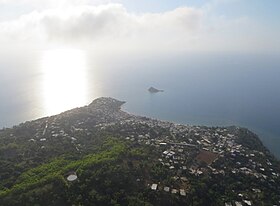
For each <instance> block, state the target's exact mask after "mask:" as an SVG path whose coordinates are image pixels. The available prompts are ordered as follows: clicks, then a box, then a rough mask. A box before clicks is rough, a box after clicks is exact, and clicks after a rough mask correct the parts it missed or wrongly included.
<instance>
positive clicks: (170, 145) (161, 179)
mask: <svg viewBox="0 0 280 206" xmlns="http://www.w3.org/2000/svg"><path fill="white" fill-rule="evenodd" d="M122 104H124V102H122V101H118V100H115V99H112V98H99V99H96V100H94V101H93V102H92V103H91V104H90V105H88V106H85V107H82V108H76V109H73V110H69V111H66V112H64V113H61V114H59V115H55V116H51V117H45V118H42V119H38V120H35V121H30V122H26V123H23V124H20V125H18V126H15V127H13V128H11V129H10V128H9V129H4V130H1V131H0V164H1V168H0V202H1V205H59V206H63V205H183V204H185V205H186V204H187V205H225V203H227V204H228V205H235V204H236V203H242V204H243V205H250V204H251V205H273V204H275V205H278V204H280V202H279V201H280V192H279V191H280V175H279V173H280V164H279V162H278V161H277V160H276V159H275V158H274V157H273V156H272V155H271V154H270V153H269V151H268V150H267V149H266V148H265V147H264V146H263V145H262V143H261V141H260V140H259V138H258V137H257V136H256V135H255V134H253V133H252V132H250V131H248V130H247V129H244V128H238V127H228V128H220V127H203V126H190V125H178V124H173V123H170V122H163V121H159V120H154V119H149V118H146V117H140V116H135V115H131V114H128V113H126V112H123V111H122V110H121V105H122ZM71 174H72V175H76V176H77V179H76V180H75V181H68V180H67V177H68V176H69V175H71Z"/></svg>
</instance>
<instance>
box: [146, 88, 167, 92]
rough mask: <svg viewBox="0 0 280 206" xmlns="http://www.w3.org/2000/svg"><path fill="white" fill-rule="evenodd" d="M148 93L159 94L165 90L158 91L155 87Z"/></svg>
mask: <svg viewBox="0 0 280 206" xmlns="http://www.w3.org/2000/svg"><path fill="white" fill-rule="evenodd" d="M148 91H149V92H150V93H158V92H163V91H164V90H161V89H156V88H154V87H150V88H149V89H148Z"/></svg>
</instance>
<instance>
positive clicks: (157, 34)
mask: <svg viewBox="0 0 280 206" xmlns="http://www.w3.org/2000/svg"><path fill="white" fill-rule="evenodd" d="M279 11H280V1H279V0H269V1H264V0H172V1H171V0H141V1H139V0H138V1H136V0H40V1H38V0H0V45H1V46H0V53H3V52H6V51H8V50H13V49H15V50H19V51H22V50H38V49H48V48H50V47H51V48H53V47H54V48H56V47H75V48H83V49H90V50H94V51H105V52H108V51H111V52H113V51H116V52H133V51H142V52H147V51H149V52H157V53H158V52H182V51H187V52H205V51H206V52H209V51H210V52H239V53H279V52H280V40H279V36H280V21H279V19H280V12H279Z"/></svg>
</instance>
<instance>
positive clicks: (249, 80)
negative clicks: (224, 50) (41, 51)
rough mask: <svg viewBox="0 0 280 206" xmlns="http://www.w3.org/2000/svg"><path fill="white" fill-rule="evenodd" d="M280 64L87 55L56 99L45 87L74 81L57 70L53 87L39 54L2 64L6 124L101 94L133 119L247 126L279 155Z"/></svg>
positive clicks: (259, 59) (0, 113)
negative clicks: (82, 68)
mask: <svg viewBox="0 0 280 206" xmlns="http://www.w3.org/2000/svg"><path fill="white" fill-rule="evenodd" d="M35 56H36V55H35ZM66 59H67V58H66ZM279 59H280V58H279ZM279 59H278V56H276V55H274V56H272V55H238V54H196V55H190V54H180V55H173V56H168V55H162V56H148V55H147V56H145V55H143V56H141V57H139V56H138V57H130V56H122V57H121V56H118V57H116V56H115V57H114V58H112V57H107V58H106V57H104V56H103V57H102V58H101V57H98V56H97V55H86V66H85V71H84V72H85V74H86V75H85V76H84V77H83V78H84V79H81V77H80V79H79V80H77V81H75V80H72V79H71V82H72V84H71V85H69V87H67V85H66V87H63V89H62V90H61V91H60V93H59V94H58V95H56V96H52V95H51V94H48V95H49V96H46V95H45V93H46V91H45V90H43V89H42V88H45V87H46V86H47V88H52V87H54V88H55V87H60V86H59V85H63V84H64V82H65V81H66V80H67V78H70V77H69V76H68V75H67V70H65V72H64V74H61V73H59V72H58V74H57V75H60V77H59V78H58V81H59V82H60V83H59V84H58V85H57V86H53V85H54V83H52V82H49V83H46V81H45V76H46V75H47V72H46V71H45V72H44V71H42V70H41V69H40V68H42V61H40V55H38V57H37V56H36V58H34V55H30V56H28V57H25V58H21V59H19V60H18V61H13V58H3V59H2V60H0V99H1V102H0V117H1V119H0V126H1V127H4V126H12V125H14V124H18V123H20V122H23V121H25V120H31V119H35V118H38V117H41V116H44V115H51V114H52V113H48V112H46V108H47V106H46V101H47V100H46V99H48V98H49V100H48V101H53V105H59V104H60V105H68V107H65V109H70V108H72V107H74V106H83V105H85V104H88V103H90V102H91V101H92V100H93V99H94V98H97V97H100V96H111V97H114V98H117V99H120V100H125V101H127V103H126V104H125V106H124V109H125V110H126V111H128V112H130V113H134V114H139V115H145V116H148V117H153V118H159V119H164V120H169V121H173V122H177V123H187V124H195V125H208V126H227V125H238V126H244V127H248V128H249V129H251V130H252V131H254V132H255V133H257V134H258V135H259V136H260V138H261V140H262V141H263V142H264V144H265V145H266V146H267V147H268V148H269V149H270V150H271V151H272V152H273V153H274V154H275V155H276V156H277V157H280V81H279V79H280V60H279ZM60 66H61V65H60ZM62 66H63V65H62ZM76 66H77V67H79V63H77V65H76ZM57 69H58V70H59V67H58V68H57ZM76 72H79V69H78V70H77V71H76ZM72 73H73V71H72ZM55 74H56V73H53V74H52V75H55ZM73 74H74V73H73ZM73 76H75V75H73ZM83 81H85V82H86V86H85V87H81V89H83V90H85V91H84V94H83V95H84V96H83V97H81V96H77V95H81V94H79V92H78V91H76V90H75V88H78V89H79V88H80V87H79V86H80V85H81V83H82V82H83ZM42 82H45V83H44V84H45V85H43V86H42ZM46 84H47V85H46ZM48 84H49V85H48ZM65 84H66V83H65ZM150 86H154V87H156V88H159V89H164V92H163V93H157V94H150V93H149V92H148V91H147V89H148V88H149V87H150ZM78 89H77V90H78ZM64 90H65V93H68V94H69V93H70V94H71V91H72V94H71V97H69V98H73V99H81V101H80V102H75V105H69V104H67V103H66V102H63V101H66V100H67V101H68V102H71V101H70V100H69V99H67V98H63V95H64ZM67 90H69V91H67ZM50 93H51V91H50ZM60 97H62V98H60ZM70 106H71V107H70ZM53 107H54V106H53ZM48 111H51V110H48ZM52 111H55V110H52ZM58 111H60V110H58ZM62 111H63V110H62ZM62 111H61V112H62Z"/></svg>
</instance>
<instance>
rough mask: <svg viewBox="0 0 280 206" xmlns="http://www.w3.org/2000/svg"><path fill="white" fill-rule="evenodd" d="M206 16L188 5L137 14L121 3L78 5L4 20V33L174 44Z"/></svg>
mask: <svg viewBox="0 0 280 206" xmlns="http://www.w3.org/2000/svg"><path fill="white" fill-rule="evenodd" d="M202 15H203V13H202V11H200V10H198V9H194V8H188V7H182V8H177V9H175V10H172V11H168V12H163V13H145V14H134V13H129V12H128V11H127V10H126V9H125V8H124V7H123V6H122V5H120V4H107V5H100V6H78V7H69V8H67V9H60V8H58V9H51V10H46V11H43V12H37V11H34V12H31V13H29V14H27V15H23V16H21V17H20V18H19V19H16V20H14V21H8V22H2V23H1V24H0V33H1V36H2V37H5V38H6V40H9V41H14V42H25V43H31V42H33V43H37V44H39V43H42V42H44V43H46V44H47V43H50V42H51V43H61V42H63V43H66V44H83V45H85V44H87V45H99V46H101V45H103V46H104V47H110V45H115V46H116V45H117V44H122V45H118V46H123V47H126V46H127V47H133V46H134V47H137V46H138V47H139V46H143V44H146V47H147V46H152V45H154V46H160V45H161V46H164V45H166V46H170V43H171V42H172V44H179V43H180V41H185V40H187V39H190V38H192V37H193V36H194V35H195V33H196V32H197V31H198V30H199V29H200V27H201V18H202ZM173 46H175V45H173Z"/></svg>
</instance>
